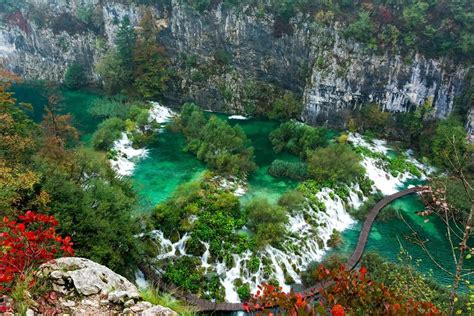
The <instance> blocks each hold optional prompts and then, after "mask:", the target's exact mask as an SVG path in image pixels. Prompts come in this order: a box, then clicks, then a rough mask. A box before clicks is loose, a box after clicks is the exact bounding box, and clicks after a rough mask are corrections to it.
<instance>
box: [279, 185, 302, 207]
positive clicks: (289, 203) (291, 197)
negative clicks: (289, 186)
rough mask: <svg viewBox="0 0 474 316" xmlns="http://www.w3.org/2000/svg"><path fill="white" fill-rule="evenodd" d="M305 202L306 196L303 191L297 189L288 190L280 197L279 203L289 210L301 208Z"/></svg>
mask: <svg viewBox="0 0 474 316" xmlns="http://www.w3.org/2000/svg"><path fill="white" fill-rule="evenodd" d="M304 202H305V198H304V195H303V193H301V192H300V191H297V190H290V191H287V192H285V193H284V194H283V195H282V196H281V197H280V199H278V205H280V206H282V207H284V208H286V209H287V210H288V211H289V212H291V211H298V210H300V209H301V208H302V207H303V205H304Z"/></svg>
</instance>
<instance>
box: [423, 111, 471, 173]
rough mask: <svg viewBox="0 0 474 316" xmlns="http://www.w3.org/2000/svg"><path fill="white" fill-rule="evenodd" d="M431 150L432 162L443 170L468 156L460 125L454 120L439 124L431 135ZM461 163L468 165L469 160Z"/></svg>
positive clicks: (465, 136)
mask: <svg viewBox="0 0 474 316" xmlns="http://www.w3.org/2000/svg"><path fill="white" fill-rule="evenodd" d="M431 150H432V155H433V161H434V162H435V163H436V164H437V165H440V166H443V167H445V168H452V167H453V163H454V162H455V161H456V160H458V161H461V160H459V158H461V157H463V156H465V155H466V154H468V153H467V151H468V143H467V135H466V130H465V129H464V127H463V126H462V125H461V123H459V122H458V121H457V120H455V119H448V120H446V121H443V122H441V123H439V124H438V126H437V128H436V131H435V134H434V135H433V139H432V145H431ZM456 155H459V157H456ZM462 161H463V163H469V160H465V159H462Z"/></svg>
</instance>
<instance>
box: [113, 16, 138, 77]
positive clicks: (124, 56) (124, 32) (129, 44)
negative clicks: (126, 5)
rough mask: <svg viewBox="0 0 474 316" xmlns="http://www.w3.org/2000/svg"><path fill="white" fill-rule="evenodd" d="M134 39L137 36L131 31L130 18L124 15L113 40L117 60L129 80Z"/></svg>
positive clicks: (131, 70)
mask: <svg viewBox="0 0 474 316" xmlns="http://www.w3.org/2000/svg"><path fill="white" fill-rule="evenodd" d="M136 38H137V36H136V34H135V32H134V31H133V26H132V25H131V24H130V18H129V17H128V15H125V16H124V17H123V19H122V21H121V22H120V26H119V28H118V31H117V36H116V38H115V45H116V46H117V58H118V59H119V61H120V64H121V65H122V67H123V69H124V70H125V71H126V73H127V75H128V76H129V77H130V78H131V74H132V72H133V54H134V51H135V40H136Z"/></svg>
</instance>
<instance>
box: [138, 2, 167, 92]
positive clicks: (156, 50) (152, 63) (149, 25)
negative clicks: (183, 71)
mask: <svg viewBox="0 0 474 316" xmlns="http://www.w3.org/2000/svg"><path fill="white" fill-rule="evenodd" d="M155 23H156V22H155V20H154V19H153V16H152V14H151V11H150V10H146V11H145V14H144V16H143V18H142V20H141V21H140V31H139V32H138V38H137V41H136V46H135V47H134V60H133V61H134V72H133V75H134V78H135V83H134V85H135V87H136V89H137V91H138V93H139V94H140V95H141V96H142V97H143V98H145V99H156V98H159V97H161V96H162V95H163V92H164V91H165V90H166V88H167V82H168V80H169V71H168V69H167V66H168V59H167V58H166V56H165V50H164V48H163V47H161V46H159V45H158V43H157V37H158V29H157V27H156V24H155Z"/></svg>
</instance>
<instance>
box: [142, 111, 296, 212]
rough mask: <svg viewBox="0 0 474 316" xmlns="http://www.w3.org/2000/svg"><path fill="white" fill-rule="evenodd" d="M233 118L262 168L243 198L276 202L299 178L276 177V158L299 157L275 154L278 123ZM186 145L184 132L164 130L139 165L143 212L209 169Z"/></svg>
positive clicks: (244, 199) (250, 180)
mask: <svg viewBox="0 0 474 316" xmlns="http://www.w3.org/2000/svg"><path fill="white" fill-rule="evenodd" d="M217 116H218V117H219V118H221V119H225V120H226V119H227V117H228V116H226V115H223V114H217ZM229 121H230V123H231V124H232V125H234V124H238V125H240V126H241V127H242V128H243V130H244V131H245V133H246V134H247V136H248V137H249V140H250V142H251V145H252V146H253V147H254V150H255V162H256V163H257V165H258V167H259V168H258V169H257V171H256V172H255V173H254V174H252V175H251V176H250V177H249V179H248V192H247V193H246V194H245V195H244V196H243V197H242V201H243V202H246V201H247V200H249V199H251V198H252V197H255V196H262V197H266V198H268V199H269V200H271V201H274V202H275V201H277V200H278V198H279V197H280V196H281V195H282V194H283V193H284V192H285V191H287V190H289V189H291V188H294V187H296V185H297V182H296V181H291V180H281V179H276V178H274V177H272V176H270V175H269V174H268V173H267V169H268V167H269V166H270V164H271V163H272V161H273V160H274V159H277V158H278V159H285V160H297V159H298V158H297V157H294V156H291V155H287V154H278V155H277V154H274V153H273V150H272V145H271V142H270V141H269V138H268V136H269V134H270V132H271V131H273V130H274V129H275V128H276V127H278V123H277V122H272V121H265V120H253V119H252V120H229ZM184 146H185V139H184V137H183V136H182V135H181V134H176V133H173V132H171V131H169V130H168V129H164V130H163V131H162V133H160V135H159V136H158V143H157V144H155V145H153V147H151V148H149V149H150V151H149V156H148V157H147V158H146V159H144V160H141V161H140V162H139V163H138V164H137V166H136V168H135V171H134V174H133V181H134V185H135V188H136V189H137V192H138V194H139V196H140V200H141V207H142V211H146V210H147V209H148V210H149V209H150V207H153V206H154V205H156V204H158V203H159V202H162V201H164V200H165V199H166V198H168V197H170V196H171V194H172V193H173V192H174V191H175V190H176V188H177V187H178V186H179V185H180V184H183V183H185V182H187V181H189V180H191V179H195V178H198V177H199V176H200V175H201V174H202V172H203V171H204V170H205V166H204V165H203V164H202V163H201V162H199V161H198V160H197V159H196V158H195V157H194V155H192V154H189V153H186V152H184V151H183V148H184Z"/></svg>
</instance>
